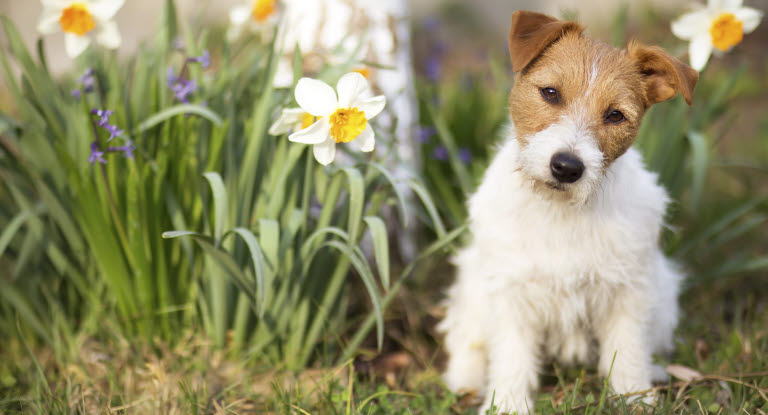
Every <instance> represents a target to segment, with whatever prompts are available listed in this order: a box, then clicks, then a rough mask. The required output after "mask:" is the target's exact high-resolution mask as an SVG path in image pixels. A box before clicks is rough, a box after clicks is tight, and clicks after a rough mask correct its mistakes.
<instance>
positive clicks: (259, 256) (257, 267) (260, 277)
mask: <svg viewBox="0 0 768 415" xmlns="http://www.w3.org/2000/svg"><path fill="white" fill-rule="evenodd" d="M233 232H235V233H236V234H238V235H240V237H241V238H242V239H243V242H245V244H246V245H247V246H248V251H249V252H250V253H251V262H253V271H254V275H255V276H256V291H257V294H256V297H257V298H258V299H259V302H258V304H257V310H259V317H263V316H264V307H263V304H264V303H265V301H266V300H265V298H266V292H267V290H266V288H265V282H264V281H265V274H266V269H265V266H264V253H263V252H261V247H260V246H259V242H258V241H257V240H256V236H255V235H254V234H253V232H251V231H250V230H248V229H245V228H235V229H234V230H233Z"/></svg>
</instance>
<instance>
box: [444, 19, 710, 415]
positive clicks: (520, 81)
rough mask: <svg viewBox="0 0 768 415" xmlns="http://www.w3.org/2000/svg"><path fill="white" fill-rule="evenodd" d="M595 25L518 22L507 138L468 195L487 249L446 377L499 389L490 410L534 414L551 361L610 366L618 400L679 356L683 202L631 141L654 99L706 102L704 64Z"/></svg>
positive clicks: (463, 302)
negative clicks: (675, 227) (671, 225)
mask: <svg viewBox="0 0 768 415" xmlns="http://www.w3.org/2000/svg"><path fill="white" fill-rule="evenodd" d="M582 32H583V28H582V27H581V26H580V25H579V24H577V23H574V22H570V21H561V20H558V19H556V18H553V17H550V16H547V15H543V14H539V13H533V12H527V11H517V12H515V13H514V14H513V16H512V22H511V29H510V34H509V51H510V56H511V59H512V69H513V70H514V71H515V72H516V73H517V75H516V77H515V82H514V86H513V88H512V91H511V93H510V98H509V113H510V126H509V129H508V137H507V139H506V141H505V142H504V143H503V144H502V145H501V147H500V149H499V151H498V153H497V155H496V156H495V158H494V159H493V161H492V163H491V164H490V166H489V167H488V169H487V171H486V172H485V175H484V178H483V181H482V183H481V185H480V186H479V188H478V189H477V191H476V193H475V194H473V195H472V196H471V197H470V199H469V202H468V209H469V218H470V219H469V226H470V230H471V232H472V242H471V243H469V244H468V246H466V247H464V248H463V249H461V250H460V251H459V252H458V253H457V255H456V256H455V258H454V263H455V265H456V266H457V271H458V272H457V278H456V281H455V283H454V284H453V286H452V287H451V288H450V290H449V292H448V295H447V299H446V315H445V317H444V319H443V320H442V321H441V322H440V324H439V326H438V329H439V330H440V331H441V332H443V333H444V334H445V342H444V347H445V348H446V351H447V353H448V362H447V367H446V370H445V373H444V381H445V383H446V385H447V386H448V387H449V388H450V389H452V390H454V391H461V390H475V391H476V392H477V393H478V394H480V395H481V396H484V397H485V402H484V404H483V406H482V408H481V412H480V413H481V414H483V413H485V412H484V411H485V410H487V409H489V408H490V407H491V402H493V405H494V406H495V407H496V408H497V409H499V410H500V411H501V412H505V413H518V414H527V413H529V412H532V411H533V408H534V403H535V400H534V396H535V395H534V393H535V392H536V390H537V388H538V370H539V368H540V365H541V364H542V362H543V361H546V360H550V359H554V360H557V361H558V362H561V363H563V364H595V363H596V364H597V368H598V371H599V373H600V374H601V375H602V376H606V377H609V384H610V386H611V388H612V390H613V391H614V392H615V393H618V394H628V393H632V392H638V391H644V390H647V389H649V388H651V382H652V381H653V380H657V379H664V378H666V374H665V373H664V369H663V368H661V367H659V366H656V365H653V364H652V360H651V356H652V354H653V353H665V352H666V353H668V352H671V351H672V348H673V332H674V329H675V326H676V324H677V319H678V304H677V297H678V291H679V286H680V282H681V280H682V277H683V275H682V272H681V271H680V270H679V269H678V268H677V267H676V266H675V264H674V263H673V262H672V261H671V260H669V259H667V258H666V257H665V256H664V254H663V253H662V252H661V250H660V248H659V245H658V240H659V234H660V231H661V228H662V226H663V217H664V214H665V209H666V206H667V203H668V202H669V198H668V195H667V193H666V191H665V190H664V189H663V188H662V187H661V186H660V185H659V184H658V183H657V175H656V174H654V173H651V172H649V171H648V170H646V168H645V167H644V165H643V161H642V158H641V156H640V154H639V153H638V152H637V151H636V150H634V149H633V148H631V146H632V143H633V142H634V140H635V137H636V136H637V132H638V129H639V127H640V122H641V120H642V117H643V115H644V113H645V112H646V111H647V110H648V108H649V107H650V106H651V105H653V104H655V103H657V102H660V101H665V100H667V99H670V98H672V97H674V96H675V95H677V93H680V94H681V95H682V96H683V98H684V99H685V101H686V102H687V103H688V104H689V105H690V104H691V99H692V97H693V90H694V88H695V86H696V82H697V80H698V73H697V72H696V71H695V70H693V69H692V68H690V67H689V66H687V65H685V64H683V63H681V62H680V61H678V60H677V59H675V58H673V57H672V56H670V55H669V54H668V53H666V52H665V51H664V50H663V49H661V48H659V47H656V46H645V45H642V44H640V43H637V42H631V43H629V45H628V46H627V48H626V49H618V48H614V47H612V46H609V45H607V44H605V43H602V42H600V41H597V40H593V39H590V38H588V37H586V36H585V35H584V34H583V33H582ZM644 400H646V401H647V402H652V401H653V397H652V396H651V397H649V398H645V399H644Z"/></svg>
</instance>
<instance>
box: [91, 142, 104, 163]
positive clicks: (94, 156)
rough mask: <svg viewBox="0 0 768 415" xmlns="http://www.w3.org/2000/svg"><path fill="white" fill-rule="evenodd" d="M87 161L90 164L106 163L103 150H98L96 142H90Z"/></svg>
mask: <svg viewBox="0 0 768 415" xmlns="http://www.w3.org/2000/svg"><path fill="white" fill-rule="evenodd" d="M88 162H89V163H91V164H94V163H96V162H99V163H102V164H106V163H107V160H105V159H104V152H103V151H99V146H98V145H97V144H96V142H95V141H94V142H92V143H91V156H90V157H88Z"/></svg>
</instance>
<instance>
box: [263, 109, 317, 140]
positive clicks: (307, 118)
mask: <svg viewBox="0 0 768 415" xmlns="http://www.w3.org/2000/svg"><path fill="white" fill-rule="evenodd" d="M315 121H317V118H316V117H315V116H314V115H312V114H310V113H308V112H306V111H304V110H303V109H301V108H286V109H284V110H283V112H282V113H281V114H280V118H278V119H277V121H275V123H274V124H272V126H271V127H269V133H270V134H272V135H280V134H285V133H288V132H293V131H299V130H303V129H305V128H307V127H309V126H310V125H312V124H314V123H315Z"/></svg>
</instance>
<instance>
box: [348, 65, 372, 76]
mask: <svg viewBox="0 0 768 415" xmlns="http://www.w3.org/2000/svg"><path fill="white" fill-rule="evenodd" d="M352 72H357V73H359V74H360V75H363V77H364V78H366V79H368V77H369V76H371V70H370V69H368V67H367V66H362V67H360V68H357V69H355V70H354V71H352Z"/></svg>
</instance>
